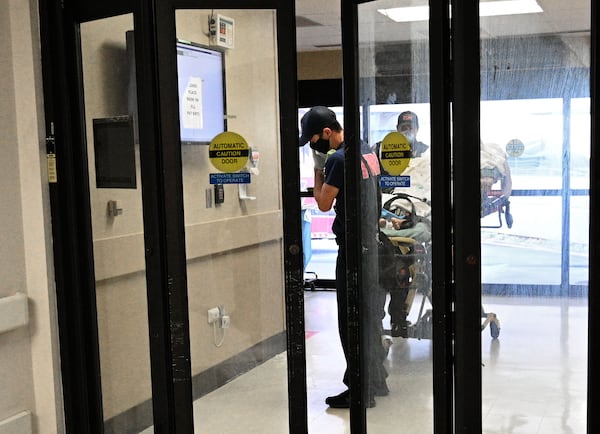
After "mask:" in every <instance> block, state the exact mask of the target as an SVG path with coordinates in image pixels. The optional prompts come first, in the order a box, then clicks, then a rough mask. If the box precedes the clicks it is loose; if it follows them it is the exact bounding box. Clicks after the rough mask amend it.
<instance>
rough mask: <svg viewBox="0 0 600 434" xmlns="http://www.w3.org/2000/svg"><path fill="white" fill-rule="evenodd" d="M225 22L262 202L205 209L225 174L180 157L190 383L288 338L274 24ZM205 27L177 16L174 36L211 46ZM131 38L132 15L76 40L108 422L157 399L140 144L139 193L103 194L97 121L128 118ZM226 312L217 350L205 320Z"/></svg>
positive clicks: (231, 103) (200, 14)
mask: <svg viewBox="0 0 600 434" xmlns="http://www.w3.org/2000/svg"><path fill="white" fill-rule="evenodd" d="M226 14H227V16H229V17H231V18H234V19H235V23H236V40H235V48H233V49H229V50H227V51H226V54H225V64H226V77H225V79H226V86H227V88H226V90H227V113H228V117H229V119H228V130H229V131H234V132H236V133H238V134H240V135H242V136H243V137H244V138H245V139H246V141H247V142H248V144H249V145H250V146H251V147H253V148H255V149H257V150H258V151H259V152H260V165H259V171H260V173H259V174H258V175H256V176H252V181H251V184H249V185H248V186H247V192H246V194H247V195H248V196H251V197H254V198H255V199H245V200H244V199H240V192H239V187H238V185H235V184H226V185H225V186H224V193H225V194H224V198H225V200H224V203H222V204H220V205H217V204H214V202H213V203H212V206H211V207H207V203H206V190H207V189H212V187H213V186H211V185H210V184H209V174H210V173H213V172H218V171H217V170H215V168H214V167H212V166H211V163H210V161H209V155H208V146H206V145H184V146H183V147H182V159H183V184H184V188H183V190H184V204H183V206H184V215H185V236H186V252H187V261H188V267H187V277H188V292H189V306H190V308H189V315H190V333H191V362H192V374H193V375H194V376H196V375H198V374H201V373H202V372H204V371H206V370H207V369H209V368H211V367H214V366H215V365H218V364H220V363H224V362H225V361H227V360H231V358H232V357H235V356H236V355H237V354H239V353H241V352H244V351H246V350H249V349H250V348H254V347H256V346H257V345H258V346H260V345H261V344H262V343H263V342H265V341H267V340H269V339H270V338H273V337H274V336H283V333H284V329H285V317H284V314H285V306H284V278H283V261H282V257H283V253H282V234H283V229H282V224H281V221H282V210H281V188H280V185H281V182H280V179H281V173H280V163H279V161H280V151H279V148H280V140H279V128H278V120H279V117H278V116H279V114H278V113H279V111H278V87H277V86H278V82H277V63H276V43H275V41H276V35H275V16H274V14H273V13H272V12H262V11H226ZM207 21H208V13H207V12H206V11H188V10H186V11H180V12H178V13H177V37H178V38H179V39H184V40H187V41H193V42H195V43H198V44H203V45H209V40H208V36H207V35H206V31H207V26H206V23H207ZM132 29H133V18H132V16H130V15H127V16H122V17H117V18H110V19H107V20H101V21H97V22H92V23H86V24H84V25H82V32H81V34H82V53H83V73H84V92H85V103H86V121H87V137H88V153H89V171H90V193H91V203H92V219H93V239H94V256H95V267H96V281H97V289H96V291H97V307H98V324H99V339H100V362H101V374H102V388H103V406H104V417H105V419H110V418H112V417H114V416H118V415H119V414H122V413H124V412H127V411H128V410H130V409H131V408H133V407H135V406H139V405H140V404H142V403H144V402H146V403H147V402H148V400H149V399H150V398H151V389H150V383H149V379H150V373H149V367H150V362H149V343H148V327H147V324H148V320H147V308H146V279H145V264H144V254H143V248H144V247H143V245H144V244H143V243H144V239H143V221H142V218H141V216H142V202H141V190H140V189H141V184H142V182H141V179H140V172H139V170H140V166H139V147H140V146H143V144H136V167H137V187H136V188H135V189H107V188H96V184H95V165H94V147H93V146H94V141H93V134H92V132H93V125H92V119H95V118H107V117H112V116H120V115H126V114H127V113H128V101H127V89H126V88H124V83H127V76H128V68H129V67H130V65H129V64H128V61H127V52H126V39H125V38H126V36H125V35H126V32H127V31H128V30H132ZM256 47H260V51H259V53H260V56H259V57H257V55H256V52H257V51H256ZM173 49H175V46H174V47H173ZM249 77H260V80H258V81H257V80H254V79H253V80H252V81H250V80H249ZM142 127H143V126H142ZM109 201H116V202H117V204H118V207H119V208H120V209H121V210H122V212H121V213H120V214H119V215H117V216H114V217H110V216H108V215H107V204H108V202H109ZM219 305H224V306H225V308H226V310H227V313H228V315H229V316H230V321H231V324H230V327H229V328H228V329H227V331H226V336H225V339H224V340H223V343H222V345H221V346H219V347H218V348H217V347H216V346H215V343H214V336H213V328H212V326H210V325H209V324H208V323H207V311H208V309H209V308H212V307H214V306H219ZM281 342H284V341H283V340H282V341H281ZM284 350H285V347H284V346H282V348H281V351H284ZM234 375H235V373H234Z"/></svg>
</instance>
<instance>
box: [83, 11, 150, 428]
mask: <svg viewBox="0 0 600 434" xmlns="http://www.w3.org/2000/svg"><path fill="white" fill-rule="evenodd" d="M130 30H133V16H132V15H123V16H117V17H111V18H106V19H103V20H98V21H90V22H86V23H83V24H81V55H82V72H83V94H84V98H85V99H84V104H85V105H84V107H85V127H86V132H87V137H86V142H87V154H88V159H89V164H88V170H89V173H90V185H89V191H90V204H91V216H92V236H93V244H94V271H95V287H96V300H95V302H96V310H97V312H98V340H99V354H100V375H101V384H102V407H103V411H104V431H105V432H135V433H138V432H142V431H143V430H145V429H146V428H148V427H150V426H151V425H153V417H152V382H151V376H150V374H151V373H150V351H149V328H148V303H147V292H146V286H147V281H146V267H145V249H144V221H143V216H142V185H141V182H142V181H141V177H140V160H139V147H140V142H139V138H138V135H137V134H136V133H135V128H134V117H133V113H134V112H135V106H136V104H137V102H136V101H135V99H131V98H129V96H130V95H131V93H130V92H129V91H130V90H131V89H132V87H131V86H135V79H134V74H135V68H134V62H135V57H134V52H133V51H132V50H133V40H130V41H127V36H126V35H127V32H128V31H130ZM128 42H129V43H128ZM109 65H110V67H109ZM142 146H143V144H142Z"/></svg>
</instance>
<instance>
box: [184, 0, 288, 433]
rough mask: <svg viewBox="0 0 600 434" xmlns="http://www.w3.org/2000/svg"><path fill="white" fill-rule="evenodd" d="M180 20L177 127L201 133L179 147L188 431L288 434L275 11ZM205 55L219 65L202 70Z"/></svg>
mask: <svg viewBox="0 0 600 434" xmlns="http://www.w3.org/2000/svg"><path fill="white" fill-rule="evenodd" d="M209 19H212V20H214V21H215V25H216V37H215V38H210V37H209V36H208V23H209ZM176 20H177V21H176V24H177V37H178V39H179V40H180V41H185V44H184V45H181V44H180V46H179V47H178V58H179V61H178V80H179V83H178V84H179V89H180V95H179V99H180V106H181V109H180V126H181V127H182V128H183V130H182V134H183V133H184V132H187V133H190V134H191V135H192V136H193V133H194V132H196V133H198V138H197V139H195V140H190V141H189V143H182V146H181V156H182V161H183V192H184V204H183V207H184V214H185V237H186V254H187V277H188V294H189V318H190V340H191V365H192V384H193V397H194V424H195V429H196V431H197V432H207V433H208V432H225V431H227V432H231V433H236V432H239V433H248V432H278V433H284V432H287V431H288V403H287V401H288V399H287V358H286V335H285V328H286V323H285V297H284V289H285V285H284V273H283V224H282V215H283V214H282V203H281V191H282V188H281V181H280V180H281V170H280V164H281V163H280V132H279V90H278V85H279V84H278V81H279V77H278V70H277V35H276V23H277V15H276V13H275V11H273V10H224V9H221V10H219V11H218V13H217V12H216V11H212V10H179V11H177V12H176ZM188 42H191V43H188ZM173 49H175V46H174V47H173ZM198 50H203V52H202V53H200V54H199V51H198ZM206 52H210V53H212V54H214V53H215V52H216V53H220V54H222V58H223V63H220V61H218V62H214V63H213V64H212V67H211V69H210V70H209V69H205V68H209V65H208V64H207V60H206ZM196 56H202V57H201V58H200V57H196ZM190 57H192V58H190ZM209 74H213V76H210V75H209ZM219 74H221V76H220V77H219ZM214 75H216V77H215V76H214ZM216 78H221V79H222V80H216ZM221 86H222V87H221ZM211 95H212V97H211ZM220 97H224V105H223V106H224V108H225V119H223V111H222V108H221V107H222V105H221V104H218V105H217V104H215V101H216V100H217V99H220ZM215 111H216V112H219V113H220V118H219V117H218V116H215V117H213V118H210V117H209V116H210V115H211V114H214V112H215ZM211 119H212V120H211ZM224 120H226V125H225V124H224V122H223V121H224ZM211 125H212V127H213V128H209V126H211ZM209 130H210V133H209V132H208V131H209ZM225 130H226V134H223V133H224V132H225ZM202 134H209V135H208V136H207V137H202ZM238 175H241V176H243V177H246V178H241V181H240V179H239V178H235V177H236V176H238ZM211 176H213V178H214V177H218V179H217V180H216V181H215V180H214V179H213V180H212V181H211ZM244 179H245V180H246V181H249V182H247V183H246V182H243V181H244ZM236 180H237V181H236ZM234 181H236V182H234ZM213 315H214V317H213ZM265 409H269V410H268V411H265Z"/></svg>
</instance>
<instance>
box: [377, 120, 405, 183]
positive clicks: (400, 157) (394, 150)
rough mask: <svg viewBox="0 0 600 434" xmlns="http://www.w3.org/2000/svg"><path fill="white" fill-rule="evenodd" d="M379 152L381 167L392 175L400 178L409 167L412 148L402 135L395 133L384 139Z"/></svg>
mask: <svg viewBox="0 0 600 434" xmlns="http://www.w3.org/2000/svg"><path fill="white" fill-rule="evenodd" d="M379 152H380V154H379V160H380V161H381V167H382V168H383V169H385V170H386V171H387V172H388V173H389V174H390V175H392V176H398V175H400V174H401V173H402V172H404V170H405V169H406V168H407V167H408V163H409V162H410V157H411V155H412V147H411V145H410V143H409V141H408V140H407V139H406V137H404V135H403V134H402V133H399V132H397V131H394V132H392V133H389V134H388V135H386V136H385V137H384V139H383V141H382V142H381V147H380V151H379Z"/></svg>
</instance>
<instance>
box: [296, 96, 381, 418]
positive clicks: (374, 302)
mask: <svg viewBox="0 0 600 434" xmlns="http://www.w3.org/2000/svg"><path fill="white" fill-rule="evenodd" d="M301 128H302V134H301V136H300V146H304V145H305V144H306V143H307V142H309V143H310V147H311V148H312V150H313V157H314V162H315V167H314V170H315V186H314V197H315V200H316V202H317V205H318V207H319V209H320V210H321V211H329V210H330V209H331V208H332V206H333V202H334V200H335V202H336V204H335V219H334V221H333V225H332V231H333V233H334V234H335V237H336V242H337V244H338V255H337V261H336V270H335V278H336V295H337V309H338V330H339V334H340V340H341V343H342V348H343V350H344V355H345V357H346V362H347V361H348V350H349V341H348V294H347V282H346V221H345V220H346V217H345V215H346V207H345V201H344V159H345V146H344V130H343V129H342V126H341V125H340V123H339V122H338V121H337V118H336V116H335V113H334V112H333V111H332V110H330V109H328V108H327V107H323V106H316V107H313V108H312V109H310V110H309V111H308V112H307V113H306V114H305V115H304V116H303V117H302V120H301ZM361 154H362V155H361V169H362V170H361V173H362V180H361V186H360V189H361V205H362V206H361V221H362V222H363V236H362V240H363V241H362V244H363V250H364V251H365V252H367V254H363V264H365V263H366V264H367V265H365V267H364V269H365V273H363V274H364V277H365V278H364V279H363V282H362V283H363V284H362V285H361V288H360V289H361V290H364V291H366V293H365V295H366V296H367V295H368V297H363V299H365V300H367V301H366V303H367V306H366V309H364V315H363V319H364V322H363V323H362V329H363V331H364V332H365V337H366V338H365V340H364V342H365V344H366V348H363V351H364V354H365V355H366V357H367V363H366V371H367V372H366V375H367V379H368V381H367V382H366V383H367V384H368V390H367V391H366V395H365V405H366V406H367V407H373V406H375V399H374V396H384V395H387V394H388V393H389V390H388V388H387V384H386V380H385V379H386V377H387V372H386V370H385V368H384V367H383V364H382V363H383V360H384V359H385V356H386V354H385V350H384V348H383V346H382V345H381V335H382V331H383V330H382V325H381V319H382V318H383V316H384V310H383V309H384V307H383V306H384V304H385V292H383V291H381V290H380V289H379V287H378V285H377V283H376V282H375V281H374V279H370V275H369V273H368V270H369V265H368V264H370V263H372V261H373V257H374V256H375V255H376V253H377V248H376V234H377V228H378V226H377V225H378V219H379V214H380V212H381V200H380V197H381V194H380V191H379V162H378V160H377V156H376V155H375V154H373V153H372V152H371V150H370V149H369V147H368V145H366V144H361ZM343 381H344V384H346V386H348V384H349V380H348V371H347V369H346V372H345V373H344V378H343ZM325 402H326V403H327V404H328V405H329V406H330V407H332V408H348V407H349V406H350V395H349V391H348V390H347V389H346V390H344V391H343V392H342V393H340V394H339V395H335V396H330V397H328V398H327V399H326V400H325Z"/></svg>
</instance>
